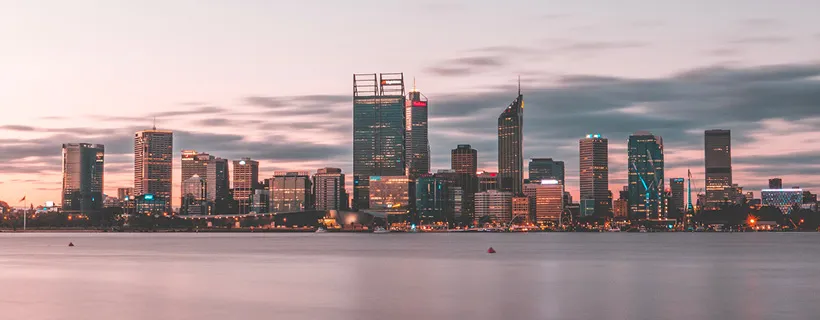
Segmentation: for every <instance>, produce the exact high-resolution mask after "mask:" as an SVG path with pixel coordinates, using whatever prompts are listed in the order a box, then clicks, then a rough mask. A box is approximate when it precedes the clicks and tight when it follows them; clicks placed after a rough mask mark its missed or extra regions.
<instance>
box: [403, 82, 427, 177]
mask: <svg viewBox="0 0 820 320" xmlns="http://www.w3.org/2000/svg"><path fill="white" fill-rule="evenodd" d="M427 108H428V106H427V97H425V96H424V95H423V94H421V92H419V91H417V90H416V88H415V84H414V87H413V90H412V91H410V93H408V94H407V104H406V107H405V117H406V118H407V127H406V128H405V130H406V137H407V142H406V143H407V149H406V154H407V160H406V161H407V175H408V176H409V177H410V179H411V180H414V179H416V178H418V177H419V176H421V175H423V174H427V173H430V142H429V140H428V139H427V127H428V126H427Z"/></svg>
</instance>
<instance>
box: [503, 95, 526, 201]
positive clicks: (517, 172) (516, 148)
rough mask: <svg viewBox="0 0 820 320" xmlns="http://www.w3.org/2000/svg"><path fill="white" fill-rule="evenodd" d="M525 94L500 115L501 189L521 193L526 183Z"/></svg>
mask: <svg viewBox="0 0 820 320" xmlns="http://www.w3.org/2000/svg"><path fill="white" fill-rule="evenodd" d="M523 149H524V96H523V95H522V94H521V89H520V88H519V90H518V97H516V98H515V100H514V101H513V102H512V103H510V105H509V106H507V108H506V109H504V112H502V113H501V115H499V116H498V175H499V177H498V181H499V189H500V190H502V191H510V192H512V193H513V194H515V195H517V194H521V192H522V190H523V184H524V176H523V173H524V151H523Z"/></svg>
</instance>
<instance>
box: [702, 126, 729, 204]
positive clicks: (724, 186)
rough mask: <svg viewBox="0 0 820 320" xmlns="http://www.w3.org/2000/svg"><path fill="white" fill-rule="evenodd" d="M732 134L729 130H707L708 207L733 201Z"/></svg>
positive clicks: (705, 149)
mask: <svg viewBox="0 0 820 320" xmlns="http://www.w3.org/2000/svg"><path fill="white" fill-rule="evenodd" d="M731 148H732V134H731V131H729V130H706V132H705V142H704V151H705V158H706V204H705V206H706V207H707V208H715V207H719V206H720V205H721V204H723V203H726V202H728V201H731V199H733V198H734V196H733V194H732V149H731Z"/></svg>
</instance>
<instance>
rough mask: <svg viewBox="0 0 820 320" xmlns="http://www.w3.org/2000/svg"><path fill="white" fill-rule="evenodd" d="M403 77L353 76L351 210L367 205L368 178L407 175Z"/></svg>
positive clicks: (381, 75) (366, 206) (385, 75)
mask: <svg viewBox="0 0 820 320" xmlns="http://www.w3.org/2000/svg"><path fill="white" fill-rule="evenodd" d="M405 131H406V110H405V96H404V75H403V74H401V73H382V74H379V75H378V76H377V75H376V74H375V73H373V74H354V75H353V209H354V210H360V209H367V208H369V205H370V200H369V199H368V197H369V195H370V190H369V186H370V176H402V175H406V172H405V169H406V159H407V158H406V155H405V148H406V143H405V138H406V136H405Z"/></svg>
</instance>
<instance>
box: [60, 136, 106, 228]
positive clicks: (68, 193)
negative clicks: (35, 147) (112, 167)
mask: <svg viewBox="0 0 820 320" xmlns="http://www.w3.org/2000/svg"><path fill="white" fill-rule="evenodd" d="M104 166H105V147H104V146H103V145H101V144H88V143H67V144H63V197H62V198H63V211H67V212H81V213H87V212H90V211H97V210H100V209H102V207H103V200H104V199H103V172H104V170H103V169H104V168H103V167H104Z"/></svg>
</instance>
